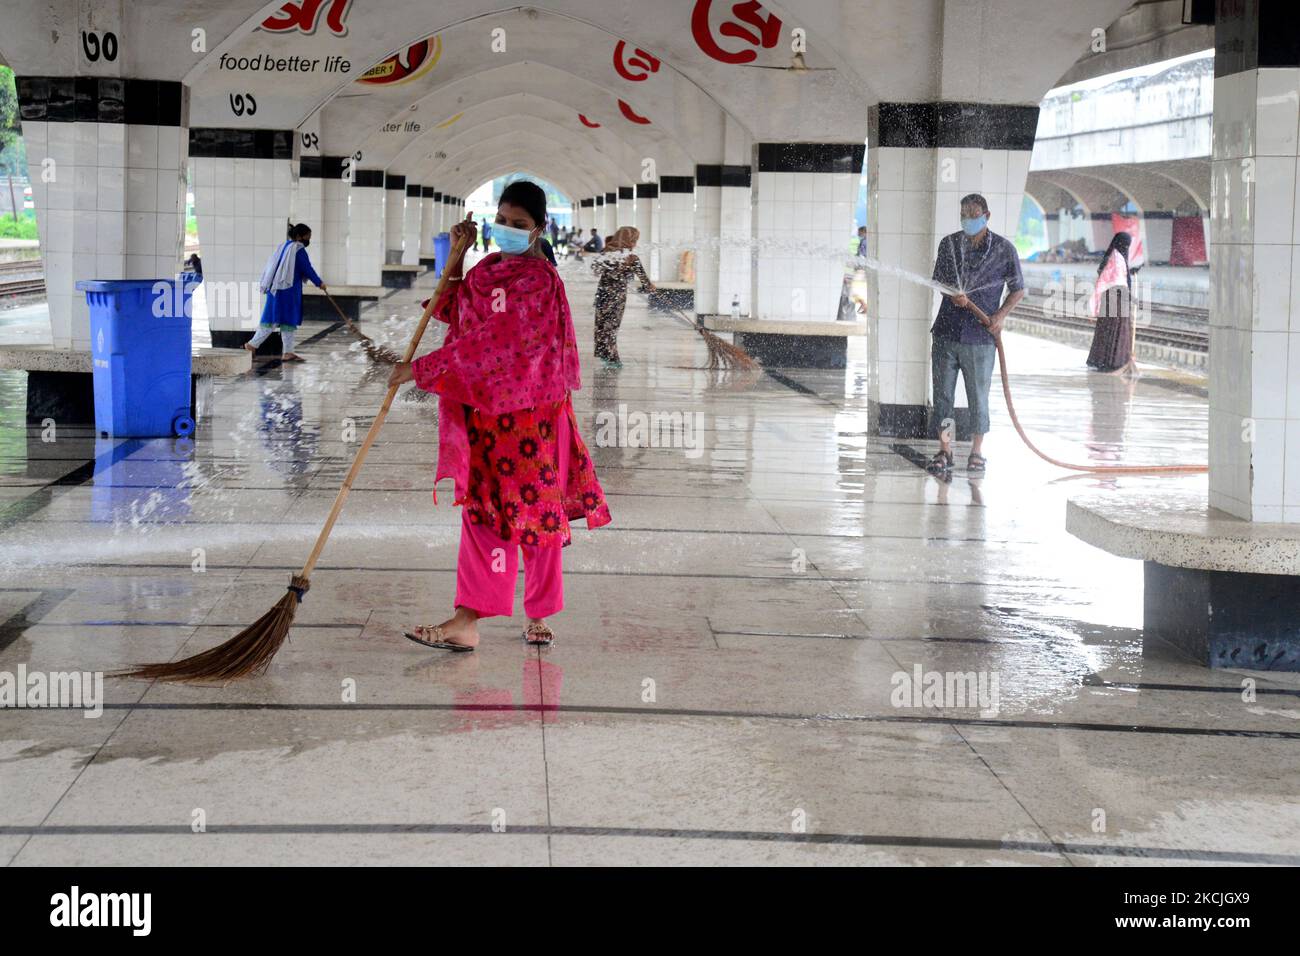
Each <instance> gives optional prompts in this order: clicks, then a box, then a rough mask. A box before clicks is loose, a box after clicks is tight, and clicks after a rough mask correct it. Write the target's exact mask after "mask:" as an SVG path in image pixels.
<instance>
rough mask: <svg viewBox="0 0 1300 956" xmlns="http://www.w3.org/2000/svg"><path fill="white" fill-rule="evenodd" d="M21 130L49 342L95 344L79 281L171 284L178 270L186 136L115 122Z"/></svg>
mask: <svg viewBox="0 0 1300 956" xmlns="http://www.w3.org/2000/svg"><path fill="white" fill-rule="evenodd" d="M22 132H23V137H24V140H25V144H26V149H27V162H28V176H29V179H30V180H31V183H32V198H33V201H34V204H35V207H36V217H37V229H38V234H39V236H40V239H41V249H42V256H43V257H44V260H45V281H46V289H47V299H48V303H49V314H50V328H51V336H52V341H53V342H54V344H55V345H58V346H61V347H64V348H89V347H90V314H89V311H88V310H87V307H86V300H85V295H84V294H83V293H80V292H78V291H77V290H76V283H77V282H78V281H79V280H82V279H152V278H167V277H170V276H172V275H174V274H175V273H176V272H177V270H178V269H179V267H180V259H181V242H182V233H183V227H184V222H183V217H184V204H185V183H184V175H183V170H184V166H185V157H184V155H183V153H182V151H181V147H180V144H181V143H182V142H184V143H186V144H188V142H189V140H188V136H186V137H185V139H184V140H182V139H181V137H180V134H179V131H178V130H177V129H176V128H167V127H156V126H135V125H131V126H127V125H123V124H112V123H102V124H101V123H45V122H28V123H24V124H23V129H22ZM160 143H162V147H160Z"/></svg>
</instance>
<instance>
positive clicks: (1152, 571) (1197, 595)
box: [1065, 486, 1300, 671]
mask: <svg viewBox="0 0 1300 956" xmlns="http://www.w3.org/2000/svg"><path fill="white" fill-rule="evenodd" d="M1065 528H1066V530H1067V531H1069V532H1070V533H1071V534H1073V535H1074V536H1075V537H1077V538H1079V539H1081V540H1083V541H1086V542H1087V543H1088V544H1091V545H1093V546H1094V547H1098V548H1101V549H1102V550H1103V551H1108V552H1110V553H1111V554H1114V555H1118V556H1119V557H1122V558H1136V559H1138V560H1140V561H1142V562H1143V579H1144V583H1143V609H1142V625H1143V626H1142V630H1143V640H1144V643H1145V642H1148V641H1153V640H1154V641H1161V642H1163V643H1165V644H1168V645H1171V646H1173V647H1175V648H1177V649H1178V650H1180V651H1182V652H1183V653H1185V654H1187V655H1189V656H1191V657H1192V658H1194V659H1195V660H1197V661H1199V662H1200V663H1201V664H1204V665H1206V666H1207V667H1233V668H1243V669H1247V670H1278V671H1300V524H1270V523H1265V522H1254V521H1245V520H1242V519H1241V518H1235V517H1233V516H1232V515H1229V514H1226V513H1225V512H1222V511H1218V510H1216V509H1212V508H1210V507H1209V506H1208V505H1207V502H1206V498H1205V495H1204V494H1202V493H1199V492H1165V493H1161V492H1158V491H1154V490H1153V489H1152V488H1150V487H1149V486H1148V487H1142V488H1135V489H1132V490H1128V491H1118V492H1108V493H1095V494H1090V495H1083V496H1080V497H1077V498H1074V499H1071V500H1070V501H1069V502H1068V503H1067V505H1066V513H1065Z"/></svg>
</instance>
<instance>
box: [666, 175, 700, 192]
mask: <svg viewBox="0 0 1300 956" xmlns="http://www.w3.org/2000/svg"><path fill="white" fill-rule="evenodd" d="M659 191H660V192H661V193H693V192H695V177H694V176H660V177H659Z"/></svg>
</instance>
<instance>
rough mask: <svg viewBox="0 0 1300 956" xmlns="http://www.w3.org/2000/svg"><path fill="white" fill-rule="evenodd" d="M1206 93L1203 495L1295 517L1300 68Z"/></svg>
mask: <svg viewBox="0 0 1300 956" xmlns="http://www.w3.org/2000/svg"><path fill="white" fill-rule="evenodd" d="M1214 101H1215V104H1214V105H1215V109H1214V133H1213V144H1214V146H1213V156H1212V160H1211V203H1210V217H1211V218H1210V237H1211V247H1210V326H1211V328H1210V348H1211V355H1212V356H1213V360H1212V361H1211V362H1210V503H1211V505H1213V506H1214V507H1216V508H1221V509H1222V510H1224V511H1227V512H1229V513H1231V514H1235V515H1237V516H1238V517H1242V518H1247V519H1250V520H1253V521H1286V522H1300V386H1297V384H1296V383H1297V382H1300V311H1298V309H1300V302H1297V293H1298V292H1300V200H1297V197H1296V186H1297V174H1298V172H1300V170H1298V169H1297V144H1300V70H1297V69H1264V70H1258V71H1251V72H1247V73H1239V74H1232V75H1229V76H1222V77H1216V78H1215V81H1214ZM1252 438H1253V440H1252Z"/></svg>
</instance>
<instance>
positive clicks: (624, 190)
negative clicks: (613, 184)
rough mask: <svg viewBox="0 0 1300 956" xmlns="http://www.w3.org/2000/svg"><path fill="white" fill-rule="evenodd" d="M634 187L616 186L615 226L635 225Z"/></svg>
mask: <svg viewBox="0 0 1300 956" xmlns="http://www.w3.org/2000/svg"><path fill="white" fill-rule="evenodd" d="M635 206H636V188H635V187H633V186H619V187H618V204H617V206H616V207H615V211H614V223H615V226H616V227H617V226H635V225H636V208H635Z"/></svg>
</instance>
